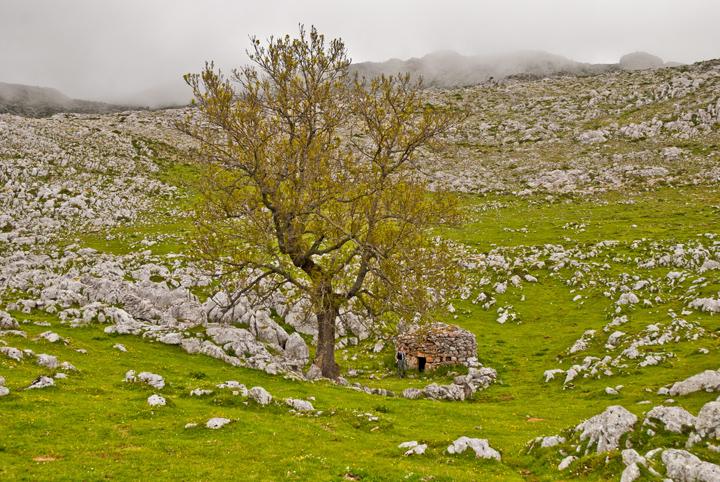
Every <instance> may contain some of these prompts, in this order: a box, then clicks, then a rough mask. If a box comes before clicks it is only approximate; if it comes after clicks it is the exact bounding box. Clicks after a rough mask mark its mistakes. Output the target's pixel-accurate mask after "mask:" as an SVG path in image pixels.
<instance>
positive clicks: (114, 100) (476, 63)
mask: <svg viewBox="0 0 720 482" xmlns="http://www.w3.org/2000/svg"><path fill="white" fill-rule="evenodd" d="M672 65H679V64H677V63H674V62H673V63H671V62H668V63H665V62H663V60H662V59H660V58H659V57H656V56H654V55H651V54H648V53H645V52H634V53H631V54H628V55H625V56H623V57H622V58H621V59H620V61H619V62H618V63H615V64H591V63H585V62H577V61H575V60H571V59H568V58H566V57H563V56H560V55H554V54H550V53H548V52H542V51H533V50H526V51H519V52H514V53H509V54H497V55H475V56H466V55H461V54H459V53H457V52H454V51H449V50H444V51H437V52H433V53H430V54H427V55H425V56H423V57H420V58H417V57H413V58H410V59H407V60H401V59H390V60H387V61H385V62H361V63H357V64H353V65H351V67H350V68H351V71H352V72H353V73H357V74H358V75H360V76H361V77H367V78H372V77H376V76H379V75H395V74H398V73H408V74H410V75H411V76H413V77H415V78H418V77H422V78H423V80H424V83H425V85H426V86H428V87H440V88H451V87H460V86H471V85H476V84H481V83H483V82H486V81H488V80H490V79H493V80H496V81H501V80H503V79H507V78H512V77H518V76H520V77H525V78H543V77H552V76H556V75H574V76H587V75H598V74H602V73H605V72H611V71H616V70H645V69H656V68H661V67H667V66H672ZM191 99H192V92H191V90H190V89H189V87H188V86H187V85H186V84H185V82H184V81H182V79H173V80H168V81H167V82H164V83H161V84H158V85H155V86H150V87H148V88H147V89H145V90H143V91H141V92H137V93H135V94H133V95H130V96H123V97H110V98H108V99H106V100H107V101H108V102H96V101H87V100H79V99H73V98H70V97H68V96H66V95H65V94H63V93H62V92H60V91H58V90H57V89H53V88H47V87H35V86H29V85H22V84H9V83H2V82H0V113H10V114H16V115H22V116H26V117H47V116H50V115H53V114H57V113H60V112H72V113H86V114H88V113H91V114H100V113H111V112H119V111H124V110H129V109H138V108H149V109H158V108H168V107H178V106H185V105H188V104H189V103H190V101H191Z"/></svg>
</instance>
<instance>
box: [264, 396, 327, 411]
mask: <svg viewBox="0 0 720 482" xmlns="http://www.w3.org/2000/svg"><path fill="white" fill-rule="evenodd" d="M271 400H272V398H271ZM268 403H269V402H268ZM285 404H286V405H289V406H290V407H292V408H293V410H297V411H298V412H312V411H314V410H315V407H313V406H312V403H310V402H308V401H306V400H299V399H297V398H287V399H285ZM262 405H265V404H262Z"/></svg>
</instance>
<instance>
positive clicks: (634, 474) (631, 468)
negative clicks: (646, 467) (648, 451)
mask: <svg viewBox="0 0 720 482" xmlns="http://www.w3.org/2000/svg"><path fill="white" fill-rule="evenodd" d="M641 475H642V473H641V472H640V467H638V465H637V464H635V463H633V464H630V465H628V466H627V467H625V469H624V470H623V471H622V474H621V475H620V482H634V481H635V480H637V479H639V478H640V476H641Z"/></svg>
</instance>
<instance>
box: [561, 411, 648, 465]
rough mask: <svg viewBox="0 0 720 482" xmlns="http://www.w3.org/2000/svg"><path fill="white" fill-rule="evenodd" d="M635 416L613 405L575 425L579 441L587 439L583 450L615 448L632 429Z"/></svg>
mask: <svg viewBox="0 0 720 482" xmlns="http://www.w3.org/2000/svg"><path fill="white" fill-rule="evenodd" d="M635 422H637V416H635V415H634V414H633V413H631V412H629V411H628V410H627V409H626V408H625V407H622V406H620V405H613V406H610V407H608V408H607V409H605V411H604V412H602V413H601V414H599V415H595V416H594V417H592V418H589V419H588V420H585V421H584V422H583V423H581V424H580V425H578V426H577V427H575V431H576V432H580V441H587V445H586V450H585V452H586V453H588V452H589V451H590V449H591V448H592V447H595V451H596V452H597V453H602V452H608V451H610V450H615V449H617V448H618V447H619V446H620V439H621V438H622V436H623V435H625V434H626V433H628V432H630V431H632V429H633V426H634V425H635Z"/></svg>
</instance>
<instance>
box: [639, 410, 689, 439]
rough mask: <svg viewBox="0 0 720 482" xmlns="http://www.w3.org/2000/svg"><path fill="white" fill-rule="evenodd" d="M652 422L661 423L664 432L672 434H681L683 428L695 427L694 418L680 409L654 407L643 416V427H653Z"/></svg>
mask: <svg viewBox="0 0 720 482" xmlns="http://www.w3.org/2000/svg"><path fill="white" fill-rule="evenodd" d="M654 420H657V421H659V422H660V423H662V425H663V428H664V429H665V430H667V431H669V432H674V433H682V431H683V429H684V428H686V427H693V426H694V425H695V417H693V416H692V414H691V413H690V412H688V411H687V410H685V409H684V408H682V407H666V406H662V405H660V406H657V407H654V408H653V409H652V410H650V411H649V412H648V413H647V414H645V421H644V422H643V425H654V423H653V421H654Z"/></svg>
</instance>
